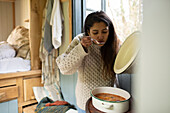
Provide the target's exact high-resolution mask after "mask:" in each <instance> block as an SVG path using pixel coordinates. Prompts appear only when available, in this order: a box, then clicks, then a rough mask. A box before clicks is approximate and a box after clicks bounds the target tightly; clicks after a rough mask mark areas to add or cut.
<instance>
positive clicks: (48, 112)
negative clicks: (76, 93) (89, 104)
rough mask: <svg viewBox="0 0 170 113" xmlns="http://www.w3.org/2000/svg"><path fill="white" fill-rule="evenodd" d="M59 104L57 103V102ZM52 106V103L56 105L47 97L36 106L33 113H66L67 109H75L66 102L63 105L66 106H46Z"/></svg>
mask: <svg viewBox="0 0 170 113" xmlns="http://www.w3.org/2000/svg"><path fill="white" fill-rule="evenodd" d="M57 102H59V101H57ZM48 103H49V104H52V103H56V102H54V101H53V100H51V99H50V98H48V97H44V98H43V99H42V100H41V101H40V103H39V104H38V105H37V107H36V109H35V113H65V112H66V111H68V110H69V109H71V108H72V109H75V107H74V106H73V105H71V104H69V103H68V102H66V101H65V103H67V104H61V103H60V104H59V105H57V104H56V105H53V106H48V105H47V104H48ZM62 103H63V101H62Z"/></svg>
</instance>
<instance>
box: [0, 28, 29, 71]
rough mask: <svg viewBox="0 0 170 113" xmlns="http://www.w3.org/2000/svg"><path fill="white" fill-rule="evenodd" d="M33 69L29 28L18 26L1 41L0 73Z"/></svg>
mask: <svg viewBox="0 0 170 113" xmlns="http://www.w3.org/2000/svg"><path fill="white" fill-rule="evenodd" d="M29 70H31V63H30V48H29V30H28V29H27V28H25V27H23V26H17V27H16V28H15V29H14V30H13V31H12V32H11V34H10V35H9V36H8V38H7V40H6V41H1V42H0V74H1V73H12V72H22V71H29Z"/></svg>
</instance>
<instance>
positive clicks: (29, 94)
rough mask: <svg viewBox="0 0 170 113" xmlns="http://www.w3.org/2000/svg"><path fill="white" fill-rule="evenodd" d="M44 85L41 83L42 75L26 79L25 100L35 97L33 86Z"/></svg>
mask: <svg viewBox="0 0 170 113" xmlns="http://www.w3.org/2000/svg"><path fill="white" fill-rule="evenodd" d="M36 86H43V85H42V84H41V77H38V78H37V77H36V78H29V79H25V80H24V101H28V100H33V99H35V96H34V92H33V89H32V88H33V87H36Z"/></svg>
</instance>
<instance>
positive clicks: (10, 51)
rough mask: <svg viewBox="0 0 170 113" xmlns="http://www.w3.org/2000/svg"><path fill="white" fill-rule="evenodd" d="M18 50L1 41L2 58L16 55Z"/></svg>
mask: <svg viewBox="0 0 170 113" xmlns="http://www.w3.org/2000/svg"><path fill="white" fill-rule="evenodd" d="M15 54H16V51H15V49H14V48H13V47H12V46H10V45H9V44H8V43H7V42H4V41H3V42H0V60H1V59H5V58H13V57H15Z"/></svg>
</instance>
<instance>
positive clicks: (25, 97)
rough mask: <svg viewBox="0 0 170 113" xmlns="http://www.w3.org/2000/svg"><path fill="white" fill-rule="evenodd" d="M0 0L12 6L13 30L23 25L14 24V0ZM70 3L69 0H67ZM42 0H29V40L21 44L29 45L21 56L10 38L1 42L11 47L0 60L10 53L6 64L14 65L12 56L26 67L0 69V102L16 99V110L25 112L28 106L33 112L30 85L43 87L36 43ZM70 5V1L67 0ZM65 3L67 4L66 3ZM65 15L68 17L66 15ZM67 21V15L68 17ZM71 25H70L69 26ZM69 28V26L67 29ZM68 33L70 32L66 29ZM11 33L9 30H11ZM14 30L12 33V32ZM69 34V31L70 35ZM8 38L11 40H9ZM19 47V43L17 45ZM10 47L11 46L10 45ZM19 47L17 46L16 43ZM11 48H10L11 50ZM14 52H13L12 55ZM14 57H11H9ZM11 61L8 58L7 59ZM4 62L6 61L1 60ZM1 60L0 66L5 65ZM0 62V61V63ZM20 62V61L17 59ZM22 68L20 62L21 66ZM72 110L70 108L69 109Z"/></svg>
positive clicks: (34, 102) (39, 32)
mask: <svg viewBox="0 0 170 113" xmlns="http://www.w3.org/2000/svg"><path fill="white" fill-rule="evenodd" d="M0 1H3V2H12V7H13V23H14V24H13V29H14V30H13V31H15V29H17V28H20V27H23V26H15V0H0ZM61 1H62V2H65V1H67V0H61ZM69 2H70V3H71V0H69ZM45 3H46V0H43V1H42V0H29V5H30V7H29V8H30V9H29V11H30V14H29V15H30V18H29V23H30V27H29V44H28V43H27V44H25V45H27V46H29V52H28V51H27V52H26V53H27V54H25V56H22V54H18V51H19V50H17V47H16V45H15V44H14V43H13V41H11V40H12V39H14V38H9V37H10V36H9V37H8V38H9V40H8V39H7V40H6V41H5V42H1V43H7V45H6V46H8V49H10V50H11V51H13V53H12V52H11V56H10V54H8V55H9V56H8V58H5V59H3V60H7V59H9V57H12V59H11V60H10V62H9V64H6V65H8V66H6V67H8V68H9V66H12V67H11V69H14V68H16V67H19V66H16V64H18V63H16V62H15V61H14V59H17V60H23V61H24V62H25V61H28V62H25V63H26V64H24V66H25V65H28V67H27V68H26V69H25V70H24V69H18V70H15V71H14V70H10V71H9V70H8V69H7V70H6V71H4V69H3V71H2V70H1V73H0V102H6V101H9V100H12V99H17V102H18V113H23V112H24V113H26V112H27V111H28V112H29V113H31V112H30V110H31V111H32V112H33V111H34V109H35V107H36V105H37V100H36V99H35V95H34V92H33V89H32V88H33V87H39V86H41V87H44V85H43V84H41V74H42V72H41V61H40V58H39V47H40V41H41V30H42V15H43V9H44V7H45ZM69 5H70V6H71V4H69ZM70 6H69V7H70ZM69 11H71V10H69ZM69 17H71V16H70V15H69ZM69 22H70V23H71V19H70V20H69ZM70 27H72V26H70ZM70 30H71V29H70ZM70 33H72V32H70ZM11 34H12V32H11ZM14 34H15V33H14ZM70 37H71V35H70ZM10 39H11V40H10ZM21 47H23V46H21ZM11 48H12V49H11ZM18 48H19V47H18ZM13 49H14V50H15V51H14V50H13ZM14 54H15V55H14ZM13 58H14V59H13ZM11 61H12V62H11ZM2 62H6V61H2ZM10 63H13V64H14V65H11V64H10ZM3 64H4V63H2V67H3V68H5V66H4V65H3ZM0 65H1V64H0ZM19 65H21V63H19ZM21 67H22V68H23V66H21ZM71 112H72V111H71Z"/></svg>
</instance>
